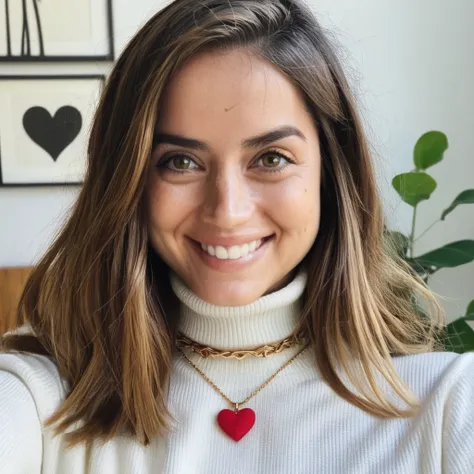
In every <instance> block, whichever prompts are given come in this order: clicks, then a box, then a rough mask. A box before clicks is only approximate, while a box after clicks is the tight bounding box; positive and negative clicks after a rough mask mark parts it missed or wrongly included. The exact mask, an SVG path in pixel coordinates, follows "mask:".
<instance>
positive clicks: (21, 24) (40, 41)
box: [0, 0, 114, 62]
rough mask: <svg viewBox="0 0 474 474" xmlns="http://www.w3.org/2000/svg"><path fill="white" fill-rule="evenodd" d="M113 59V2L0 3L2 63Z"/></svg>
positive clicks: (19, 0)
mask: <svg viewBox="0 0 474 474" xmlns="http://www.w3.org/2000/svg"><path fill="white" fill-rule="evenodd" d="M113 59H114V44H113V25H112V0H1V1H0V62H2V61H3V62H37V61H45V62H46V61H47V62H50V61H112V60H113Z"/></svg>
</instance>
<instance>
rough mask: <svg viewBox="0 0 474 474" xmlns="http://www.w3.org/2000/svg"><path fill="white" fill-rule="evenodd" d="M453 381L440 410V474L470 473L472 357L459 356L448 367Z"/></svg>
mask: <svg viewBox="0 0 474 474" xmlns="http://www.w3.org/2000/svg"><path fill="white" fill-rule="evenodd" d="M448 377H449V378H452V379H453V384H452V386H451V390H450V394H449V396H448V398H447V401H446V404H445V407H444V420H443V424H444V426H443V472H446V473H449V474H472V473H474V353H468V354H463V355H462V356H460V357H459V358H458V359H457V360H456V362H455V364H453V366H452V367H451V370H450V372H449V376H448Z"/></svg>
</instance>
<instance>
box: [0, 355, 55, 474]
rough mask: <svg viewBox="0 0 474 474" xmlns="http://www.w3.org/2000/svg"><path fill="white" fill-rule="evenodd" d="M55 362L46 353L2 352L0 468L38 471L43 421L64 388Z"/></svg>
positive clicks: (0, 363) (18, 473)
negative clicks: (43, 355) (41, 354)
mask: <svg viewBox="0 0 474 474" xmlns="http://www.w3.org/2000/svg"><path fill="white" fill-rule="evenodd" d="M59 384H60V382H59V378H58V374H57V370H55V368H54V364H53V362H52V361H51V360H49V359H47V358H46V357H42V356H36V355H24V354H0V465H1V466H2V468H1V469H0V470H1V471H2V472H8V473H11V474H20V473H24V472H29V473H32V474H34V473H39V472H40V469H41V463H42V456H43V421H44V420H45V419H46V418H48V417H49V416H50V415H51V414H52V413H53V412H54V409H55V407H56V406H57V403H58V400H59V397H60V395H59V394H60V393H62V390H61V388H60V386H59Z"/></svg>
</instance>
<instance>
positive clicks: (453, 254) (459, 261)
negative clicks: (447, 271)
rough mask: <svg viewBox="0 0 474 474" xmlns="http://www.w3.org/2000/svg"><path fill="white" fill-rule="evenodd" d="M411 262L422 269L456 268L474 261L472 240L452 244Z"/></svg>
mask: <svg viewBox="0 0 474 474" xmlns="http://www.w3.org/2000/svg"><path fill="white" fill-rule="evenodd" d="M413 260H414V262H416V263H418V264H419V265H421V266H422V267H436V268H448V267H449V268H452V267H458V266H459V265H464V264H466V263H469V262H472V261H473V260H474V240H460V241H458V242H453V243H451V244H448V245H445V246H444V247H441V248H439V249H436V250H433V251H431V252H428V253H425V254H424V255H421V256H420V257H416V258H414V259H413Z"/></svg>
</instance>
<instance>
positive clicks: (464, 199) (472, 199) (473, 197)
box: [441, 189, 474, 221]
mask: <svg viewBox="0 0 474 474" xmlns="http://www.w3.org/2000/svg"><path fill="white" fill-rule="evenodd" d="M461 204H474V189H466V190H465V191H463V192H462V193H461V194H459V196H458V197H457V198H456V199H455V200H454V201H453V203H452V204H451V205H450V206H449V207H448V208H447V209H445V210H444V211H443V213H442V214H441V220H442V221H444V218H445V217H446V216H447V215H448V214H449V213H450V212H452V211H454V209H456V207H458V206H459V205H461Z"/></svg>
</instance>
